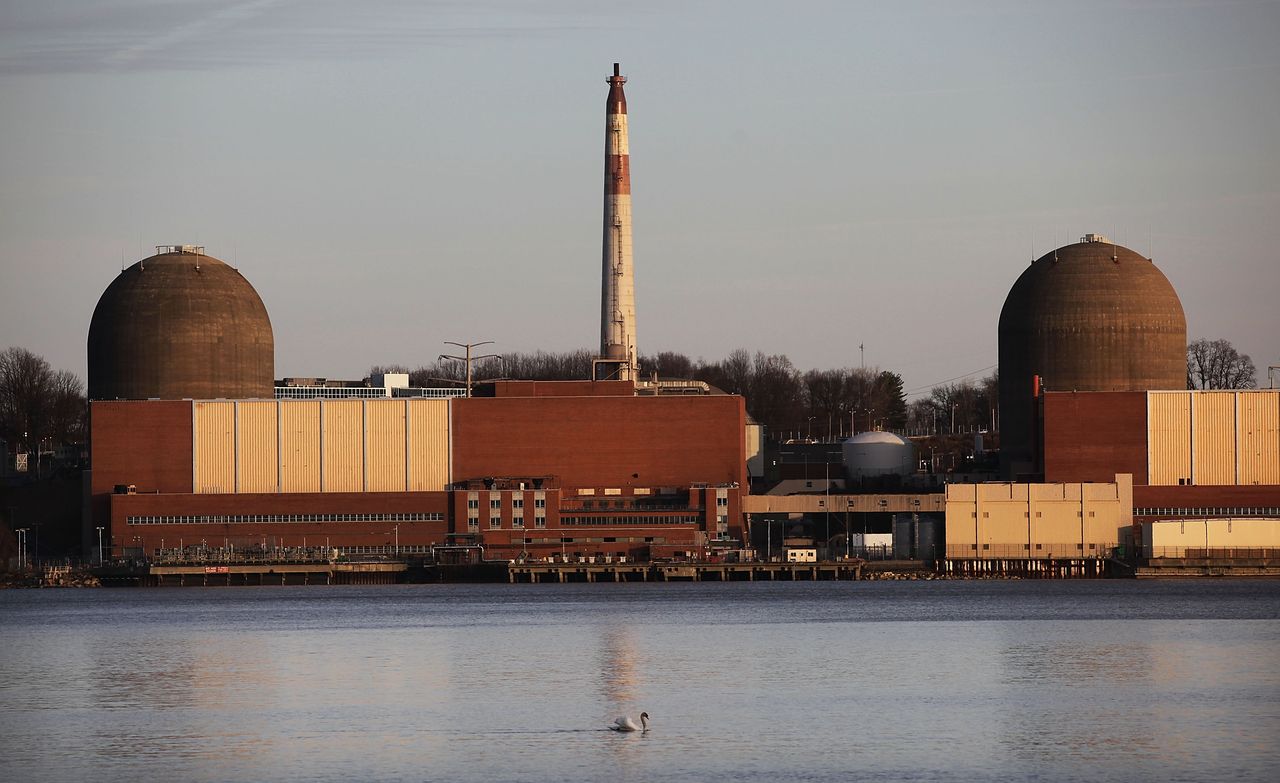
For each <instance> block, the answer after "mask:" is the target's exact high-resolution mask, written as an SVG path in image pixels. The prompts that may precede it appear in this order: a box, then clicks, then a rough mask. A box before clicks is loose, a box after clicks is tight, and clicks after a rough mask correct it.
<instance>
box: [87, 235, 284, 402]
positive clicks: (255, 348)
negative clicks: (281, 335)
mask: <svg viewBox="0 0 1280 783" xmlns="http://www.w3.org/2000/svg"><path fill="white" fill-rule="evenodd" d="M88 347H89V398H90V399H94V400H114V399H148V398H160V399H184V398H192V399H216V398H219V397H224V398H229V399H246V398H255V397H256V398H266V399H270V398H272V397H273V396H274V386H275V340H274V337H273V335H272V332H271V320H270V319H269V318H268V317H267V308H266V307H265V306H264V305H263V304H262V299H261V298H260V297H259V296H258V292H257V291H255V290H253V286H251V285H249V281H247V280H245V279H244V277H243V276H242V275H241V274H240V272H239V271H238V270H236V269H234V268H232V267H230V266H228V265H227V264H225V263H223V262H222V261H219V260H218V259H216V258H214V257H212V256H207V255H205V254H204V248H203V247H199V246H195V245H162V246H159V247H157V248H156V254H155V255H154V256H151V257H150V258H146V259H143V260H142V261H139V262H138V263H136V264H134V265H133V266H130V267H129V268H128V269H125V270H124V271H122V272H121V273H120V275H119V276H118V277H117V278H116V279H115V280H113V281H112V282H111V285H109V286H107V290H106V291H104V292H103V294H102V298H101V299H99V300H98V306H97V308H95V309H94V311H93V320H92V321H91V322H90V324H89V346H88Z"/></svg>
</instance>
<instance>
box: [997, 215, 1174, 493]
mask: <svg viewBox="0 0 1280 783" xmlns="http://www.w3.org/2000/svg"><path fill="white" fill-rule="evenodd" d="M998 332H999V333H998V337H999V367H1000V467H1001V474H1002V476H1003V477H1004V478H1007V479H1013V478H1022V479H1023V480H1039V479H1040V478H1041V477H1042V474H1043V471H1042V470H1041V469H1040V467H1041V466H1040V465H1038V464H1037V463H1036V461H1035V459H1034V456H1035V455H1036V454H1037V453H1038V452H1039V451H1040V449H1039V447H1038V444H1037V441H1036V437H1037V428H1038V423H1037V421H1038V420H1037V411H1036V410H1035V409H1034V400H1035V398H1036V394H1037V389H1044V390H1046V391H1068V392H1069V391H1081V392H1083V391H1147V390H1151V389H1185V388H1186V369H1187V322H1186V317H1185V316H1184V315H1183V312H1182V303H1181V302H1180V301H1179V300H1178V295H1177V293H1176V292H1174V290H1173V286H1172V285H1170V283H1169V280H1168V279H1167V278H1166V277H1165V276H1164V274H1163V273H1161V272H1160V270H1159V269H1158V268H1156V266H1155V264H1154V263H1153V262H1152V261H1151V259H1149V258H1144V257H1143V256H1141V255H1139V254H1138V253H1135V252H1134V251H1132V250H1130V249H1128V248H1126V247H1121V246H1120V245H1117V244H1114V243H1113V242H1111V241H1110V240H1109V239H1107V238H1106V237H1104V236H1102V235H1100V234H1086V235H1084V236H1083V237H1081V239H1080V241H1079V242H1078V243H1076V244H1072V245H1066V246H1065V247H1060V248H1058V249H1056V250H1054V251H1052V252H1050V253H1046V254H1045V255H1043V256H1041V257H1040V258H1038V259H1036V260H1035V261H1034V262H1033V263H1032V264H1031V266H1029V267H1027V269H1026V270H1024V271H1023V272H1022V274H1021V275H1020V276H1019V277H1018V279H1017V281H1016V282H1015V283H1014V284H1013V288H1011V289H1010V291H1009V295H1008V297H1007V298H1006V299H1005V303H1004V307H1003V309H1002V310H1001V311H1000V324H999V330H998Z"/></svg>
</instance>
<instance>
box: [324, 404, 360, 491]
mask: <svg viewBox="0 0 1280 783" xmlns="http://www.w3.org/2000/svg"><path fill="white" fill-rule="evenodd" d="M323 405H324V491H325V492H362V491H364V400H324V401H323Z"/></svg>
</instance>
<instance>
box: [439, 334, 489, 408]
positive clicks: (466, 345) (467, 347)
mask: <svg viewBox="0 0 1280 783" xmlns="http://www.w3.org/2000/svg"><path fill="white" fill-rule="evenodd" d="M444 344H445V345H456V346H458V347H459V348H463V349H465V350H466V352H467V355H466V356H449V355H448V354H443V353H442V354H440V358H441V359H453V360H454V361H458V362H466V364H467V396H468V397H470V396H471V363H472V362H476V361H479V360H481V359H497V358H499V357H498V354H496V353H487V354H485V355H484V356H472V355H471V349H472V348H479V347H480V346H482V345H493V340H485V341H484V342H480V343H455V342H450V341H448V340H445V341H444Z"/></svg>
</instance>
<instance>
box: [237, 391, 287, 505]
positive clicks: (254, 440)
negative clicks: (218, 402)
mask: <svg viewBox="0 0 1280 783" xmlns="http://www.w3.org/2000/svg"><path fill="white" fill-rule="evenodd" d="M235 405H236V408H237V416H236V420H237V423H236V427H237V432H238V436H237V440H236V443H237V448H238V449H239V452H238V455H237V456H238V459H237V460H236V466H237V468H238V469H239V472H240V475H239V476H238V477H237V479H238V480H237V483H236V487H237V489H236V491H237V492H278V491H279V490H280V482H279V472H278V471H279V468H280V460H279V449H278V446H279V441H278V438H279V435H280V433H279V430H278V429H277V427H276V403H275V401H274V400H252V401H250V400H245V401H241V402H237V403H235Z"/></svg>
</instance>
